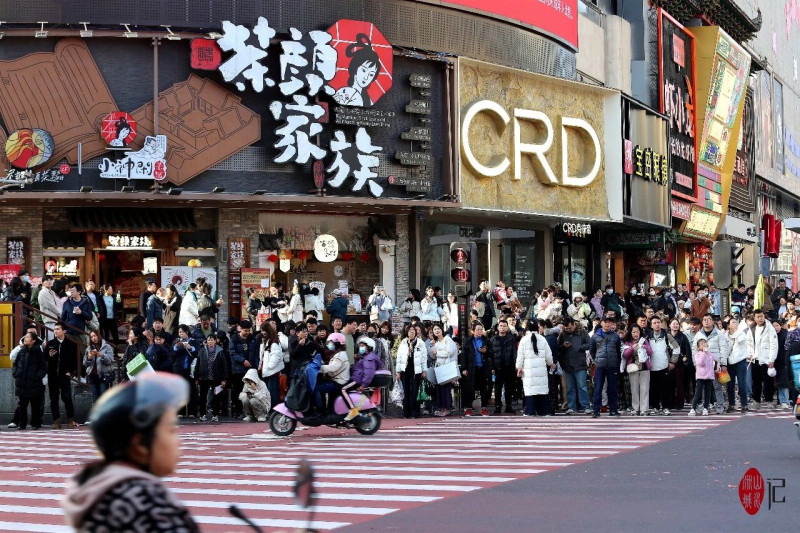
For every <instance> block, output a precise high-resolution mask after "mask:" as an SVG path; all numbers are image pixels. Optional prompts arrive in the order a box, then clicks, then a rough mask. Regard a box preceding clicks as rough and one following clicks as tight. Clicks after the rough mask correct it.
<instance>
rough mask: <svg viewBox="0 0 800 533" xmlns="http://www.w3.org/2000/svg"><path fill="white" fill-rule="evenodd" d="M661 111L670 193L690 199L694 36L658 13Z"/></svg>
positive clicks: (693, 167) (693, 182)
mask: <svg viewBox="0 0 800 533" xmlns="http://www.w3.org/2000/svg"><path fill="white" fill-rule="evenodd" d="M659 17H660V22H661V23H660V28H661V33H660V35H659V43H660V45H659V48H660V50H661V61H660V70H661V79H662V84H661V90H660V102H661V112H662V113H664V114H665V115H666V116H667V118H668V120H669V131H670V142H669V165H668V168H669V174H670V178H671V179H672V190H673V194H677V195H678V196H682V197H685V198H687V199H689V198H691V199H694V197H695V194H696V192H695V188H696V183H697V161H696V158H695V109H696V104H695V91H694V36H693V35H692V34H690V33H689V32H687V31H686V30H685V29H684V28H683V27H682V26H681V25H680V24H678V23H677V22H675V21H674V20H673V19H672V18H671V17H670V16H669V15H667V14H666V13H664V12H663V11H661V10H659Z"/></svg>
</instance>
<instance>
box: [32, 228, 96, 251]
mask: <svg viewBox="0 0 800 533" xmlns="http://www.w3.org/2000/svg"><path fill="white" fill-rule="evenodd" d="M85 244H86V239H85V238H84V236H83V235H79V234H76V233H71V232H69V231H44V232H42V255H43V256H48V257H49V256H57V257H83V256H84V255H85V254H86V250H85V248H84V245H85Z"/></svg>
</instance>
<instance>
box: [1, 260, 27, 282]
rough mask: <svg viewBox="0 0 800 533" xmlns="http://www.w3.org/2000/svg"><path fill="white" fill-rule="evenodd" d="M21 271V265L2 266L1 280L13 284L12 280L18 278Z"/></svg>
mask: <svg viewBox="0 0 800 533" xmlns="http://www.w3.org/2000/svg"><path fill="white" fill-rule="evenodd" d="M21 269H22V267H21V266H20V265H9V264H6V265H0V279H2V280H3V281H5V282H6V283H11V280H12V279H14V278H15V277H17V274H18V273H19V271H20V270H21Z"/></svg>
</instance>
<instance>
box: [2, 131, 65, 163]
mask: <svg viewBox="0 0 800 533" xmlns="http://www.w3.org/2000/svg"><path fill="white" fill-rule="evenodd" d="M5 146H6V158H7V159H8V162H9V163H11V164H12V165H14V166H15V167H16V168H20V169H23V170H24V169H28V168H33V167H38V166H39V165H43V164H45V163H47V161H48V160H49V159H50V157H51V156H52V155H53V150H54V144H53V137H52V136H51V135H50V134H49V133H48V132H46V131H44V130H42V129H39V128H35V129H27V128H25V129H21V130H17V131H15V132H14V133H12V134H11V135H9V136H8V139H7V140H6V143H5Z"/></svg>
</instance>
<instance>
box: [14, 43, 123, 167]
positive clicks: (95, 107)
mask: <svg viewBox="0 0 800 533" xmlns="http://www.w3.org/2000/svg"><path fill="white" fill-rule="evenodd" d="M116 110H117V106H116V104H115V103H114V98H113V97H112V96H111V93H110V91H109V90H108V86H106V82H105V80H104V79H103V76H102V75H101V74H100V70H99V69H98V68H97V64H96V63H95V62H94V59H92V55H91V54H90V53H89V49H88V47H87V46H86V43H84V42H83V41H82V40H81V39H77V38H74V39H73V38H68V39H61V40H59V41H58V43H57V44H56V47H55V51H54V52H39V53H35V54H29V55H26V56H24V57H21V58H19V59H13V60H9V61H0V115H2V117H3V121H4V123H5V125H6V128H8V130H9V131H15V130H21V129H33V128H46V129H47V131H48V132H50V135H51V136H52V139H53V141H54V145H55V149H54V151H53V153H52V155H51V157H50V159H49V161H48V162H47V163H45V166H46V167H49V166H52V165H53V164H55V163H57V162H59V161H61V160H62V159H64V158H66V159H67V160H68V161H69V162H70V163H73V164H75V163H77V162H78V148H77V145H78V143H79V142H80V143H82V144H83V158H84V160H86V159H88V158H91V157H95V156H98V155H100V154H102V153H103V152H105V148H106V143H105V141H104V140H103V139H102V138H101V137H100V136H99V135H97V132H98V131H99V130H100V124H101V122H102V120H103V117H105V116H106V115H108V114H109V113H111V112H113V111H116Z"/></svg>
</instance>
